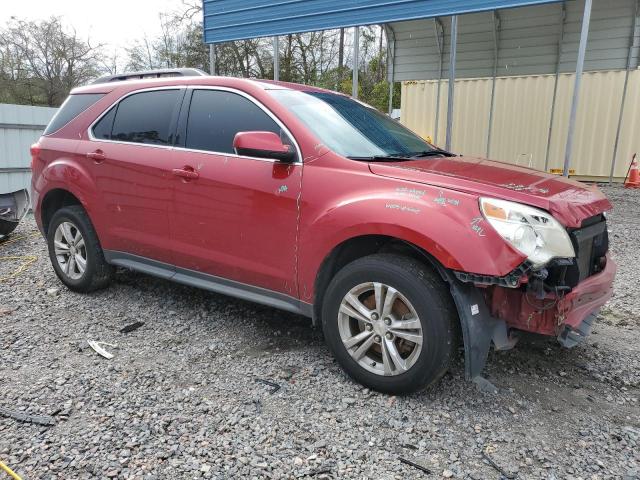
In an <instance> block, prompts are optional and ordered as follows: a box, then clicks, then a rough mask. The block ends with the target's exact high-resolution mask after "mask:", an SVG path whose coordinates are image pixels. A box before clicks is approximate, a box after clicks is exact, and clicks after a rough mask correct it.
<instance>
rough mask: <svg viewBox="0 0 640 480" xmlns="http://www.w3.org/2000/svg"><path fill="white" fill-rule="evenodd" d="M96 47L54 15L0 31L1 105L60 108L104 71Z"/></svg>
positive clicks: (9, 26) (11, 25)
mask: <svg viewBox="0 0 640 480" xmlns="http://www.w3.org/2000/svg"><path fill="white" fill-rule="evenodd" d="M98 50H99V47H98V46H92V45H91V44H90V43H89V41H83V40H81V39H79V38H78V36H77V34H76V32H75V31H73V30H71V29H67V28H65V27H64V26H63V25H62V22H61V20H60V19H59V18H56V17H52V18H50V19H48V20H43V21H39V22H35V21H24V20H11V21H10V22H9V23H8V24H7V25H6V26H5V27H4V28H2V29H0V102H4V103H18V104H28V105H48V106H58V105H60V104H61V103H62V101H64V99H65V98H66V96H67V95H68V93H69V91H70V90H71V89H72V88H74V87H76V86H78V85H82V84H85V83H87V82H88V81H89V80H91V79H92V78H95V77H96V76H97V75H98V74H99V72H100V66H99V62H98V53H99V52H98Z"/></svg>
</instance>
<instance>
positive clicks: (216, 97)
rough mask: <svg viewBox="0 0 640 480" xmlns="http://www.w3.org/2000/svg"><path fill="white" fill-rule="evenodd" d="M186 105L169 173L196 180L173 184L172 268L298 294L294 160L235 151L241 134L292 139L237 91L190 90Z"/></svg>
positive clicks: (298, 172) (298, 168)
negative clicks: (183, 173) (235, 140)
mask: <svg viewBox="0 0 640 480" xmlns="http://www.w3.org/2000/svg"><path fill="white" fill-rule="evenodd" d="M189 97H190V102H189V101H188V100H189ZM185 107H187V108H185ZM185 107H183V113H182V114H181V119H180V128H179V135H180V138H179V143H180V146H177V147H176V150H175V157H174V165H173V168H175V169H185V170H188V171H189V170H191V171H193V172H195V174H196V175H197V178H192V179H189V178H183V177H175V178H174V179H173V189H174V192H175V200H174V201H173V202H172V204H171V206H170V207H169V215H170V224H171V235H172V237H173V239H174V245H175V247H176V250H175V251H174V252H173V255H174V258H175V264H176V265H177V266H178V267H181V268H184V269H189V270H192V271H196V272H201V273H206V274H209V275H215V276H219V277H223V278H226V279H231V280H235V281H237V282H241V283H243V284H248V285H253V286H258V287H263V288H266V289H269V290H271V291H275V292H279V293H285V294H287V295H293V296H296V295H297V287H296V275H295V272H296V247H297V246H296V241H297V238H296V236H297V222H298V199H299V194H300V189H301V178H302V164H301V163H300V161H299V160H300V159H299V158H298V161H296V162H295V163H282V162H279V161H275V160H269V159H262V158H252V157H245V156H239V155H236V154H235V151H234V149H233V138H234V137H235V135H236V133H238V132H240V131H271V132H275V133H277V134H279V135H280V136H281V138H282V139H283V141H284V142H285V143H287V142H288V143H289V144H294V145H295V143H294V140H293V138H292V137H291V135H290V133H289V132H288V131H287V130H286V127H284V125H283V124H282V123H280V122H279V121H278V120H277V119H276V118H275V116H274V115H273V114H271V113H270V112H269V111H268V110H267V109H266V108H265V107H264V106H262V105H260V104H259V103H258V102H257V101H256V100H255V99H253V98H251V97H250V96H248V95H246V94H244V93H242V92H239V91H233V90H230V89H223V88H197V87H194V88H193V89H190V91H189V92H188V93H187V97H186V99H185ZM298 155H299V149H298Z"/></svg>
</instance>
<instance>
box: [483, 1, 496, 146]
mask: <svg viewBox="0 0 640 480" xmlns="http://www.w3.org/2000/svg"><path fill="white" fill-rule="evenodd" d="M499 46H500V17H499V15H498V12H496V11H495V10H494V11H493V80H492V82H491V105H490V106H489V128H488V129H487V149H486V155H485V157H486V158H489V155H490V154H491V134H492V132H493V110H494V108H495V104H496V77H497V76H498V53H499V51H498V48H499Z"/></svg>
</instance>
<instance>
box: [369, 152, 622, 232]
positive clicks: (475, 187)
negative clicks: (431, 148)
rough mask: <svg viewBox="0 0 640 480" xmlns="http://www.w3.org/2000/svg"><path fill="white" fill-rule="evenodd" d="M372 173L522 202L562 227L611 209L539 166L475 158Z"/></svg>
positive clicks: (376, 166) (373, 166) (588, 190)
mask: <svg viewBox="0 0 640 480" xmlns="http://www.w3.org/2000/svg"><path fill="white" fill-rule="evenodd" d="M369 169H370V170H371V172H372V173H374V174H376V175H381V176H385V177H391V178H398V179H401V180H407V181H411V182H418V183H425V184H429V185H434V186H438V187H442V188H447V189H451V190H458V191H463V192H466V193H471V194H476V195H478V196H487V197H494V198H501V199H505V200H511V201H514V202H519V203H525V204H527V205H532V206H534V207H538V208H542V209H544V210H547V211H548V212H550V213H551V214H552V215H553V216H554V217H556V219H558V221H560V222H561V223H563V224H564V225H565V226H566V227H573V228H578V227H580V225H581V223H582V221H583V220H584V219H586V218H589V217H592V216H594V215H598V214H600V213H602V212H604V211H607V210H610V209H611V203H610V202H609V200H607V198H606V197H605V196H604V195H603V194H602V192H601V191H600V190H598V188H597V187H595V186H590V185H586V184H584V183H580V182H577V181H575V180H571V179H568V178H564V177H559V176H556V175H551V174H548V173H545V172H541V171H539V170H533V169H530V168H524V167H518V166H516V165H510V164H508V163H503V162H496V161H493V160H486V159H483V158H475V157H466V156H461V157H438V158H429V159H424V160H412V161H405V162H393V163H370V164H369Z"/></svg>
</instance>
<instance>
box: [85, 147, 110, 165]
mask: <svg viewBox="0 0 640 480" xmlns="http://www.w3.org/2000/svg"><path fill="white" fill-rule="evenodd" d="M87 158H90V159H91V160H93V161H94V162H96V163H102V162H104V161H105V160H106V159H107V156H106V155H105V154H104V152H103V151H102V150H96V151H95V152H89V153H87Z"/></svg>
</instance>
